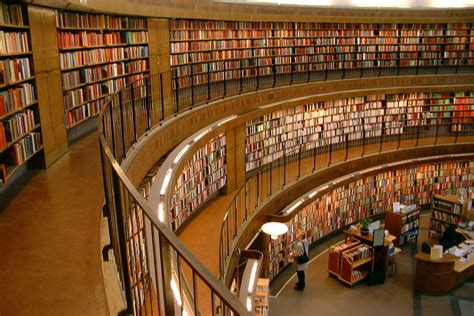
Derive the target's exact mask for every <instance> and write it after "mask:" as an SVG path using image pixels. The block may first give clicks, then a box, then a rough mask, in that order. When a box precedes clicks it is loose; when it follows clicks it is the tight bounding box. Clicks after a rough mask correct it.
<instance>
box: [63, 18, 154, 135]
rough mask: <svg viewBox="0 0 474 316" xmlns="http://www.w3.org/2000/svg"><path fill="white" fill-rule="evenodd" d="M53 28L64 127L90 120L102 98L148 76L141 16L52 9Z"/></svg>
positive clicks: (144, 25)
mask: <svg viewBox="0 0 474 316" xmlns="http://www.w3.org/2000/svg"><path fill="white" fill-rule="evenodd" d="M56 27H57V37H58V45H59V61H60V67H61V73H62V76H61V77H62V81H63V94H64V101H63V102H64V110H65V120H66V126H67V128H72V127H75V126H77V125H79V124H80V123H82V122H85V121H87V120H88V119H90V118H92V117H95V116H96V115H97V114H98V113H99V112H100V110H101V109H102V107H103V105H104V103H105V100H106V98H107V97H108V96H110V95H111V94H112V93H113V92H114V91H118V90H119V89H120V88H122V87H123V86H125V85H126V84H127V83H129V82H131V81H133V80H135V79H137V78H138V77H137V76H141V77H143V76H144V75H145V74H147V73H148V72H149V64H148V63H149V61H148V58H149V52H148V30H147V23H146V19H145V18H132V17H126V16H112V15H104V14H88V13H78V12H67V11H56ZM135 64H136V65H135ZM130 65H131V66H130Z"/></svg>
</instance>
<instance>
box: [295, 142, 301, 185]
mask: <svg viewBox="0 0 474 316" xmlns="http://www.w3.org/2000/svg"><path fill="white" fill-rule="evenodd" d="M300 176H301V144H300V151H299V152H298V177H297V178H296V179H299V178H300Z"/></svg>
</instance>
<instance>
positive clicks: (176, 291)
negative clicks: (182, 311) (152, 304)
mask: <svg viewBox="0 0 474 316" xmlns="http://www.w3.org/2000/svg"><path fill="white" fill-rule="evenodd" d="M171 291H172V292H173V296H174V299H175V300H176V303H178V305H179V306H182V305H183V301H181V294H180V293H179V289H178V285H177V284H176V281H175V280H174V278H173V277H172V278H171Z"/></svg>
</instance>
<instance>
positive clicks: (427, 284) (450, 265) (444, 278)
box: [415, 253, 474, 295]
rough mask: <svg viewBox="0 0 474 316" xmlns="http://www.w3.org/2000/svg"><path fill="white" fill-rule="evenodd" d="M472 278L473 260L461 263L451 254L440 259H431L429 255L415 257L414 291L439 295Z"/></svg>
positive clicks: (473, 270)
mask: <svg viewBox="0 0 474 316" xmlns="http://www.w3.org/2000/svg"><path fill="white" fill-rule="evenodd" d="M472 276H474V258H471V259H470V260H469V261H467V262H461V261H460V258H459V257H457V256H455V255H452V254H451V253H445V254H443V257H442V258H441V259H431V258H430V255H429V254H426V253H418V254H417V255H416V274H415V290H417V291H420V292H423V293H427V294H433V295H440V294H445V293H446V292H449V291H451V290H452V289H454V288H456V287H457V286H459V285H461V284H462V283H464V282H465V281H466V280H468V279H469V278H471V277H472Z"/></svg>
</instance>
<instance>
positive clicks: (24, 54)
mask: <svg viewBox="0 0 474 316" xmlns="http://www.w3.org/2000/svg"><path fill="white" fill-rule="evenodd" d="M0 11H1V12H0V184H4V183H6V182H7V181H8V178H9V177H11V176H12V175H13V174H14V173H15V172H16V171H17V170H19V167H20V166H22V165H24V164H26V163H27V162H28V161H29V160H30V159H32V158H33V157H35V156H36V154H37V153H39V152H40V151H43V139H42V130H41V121H40V111H39V103H38V97H37V93H36V82H35V71H34V70H35V69H34V65H33V58H32V51H31V50H32V48H31V47H32V45H31V39H30V28H29V25H28V23H29V19H28V11H27V9H26V7H25V6H23V5H21V4H14V3H1V2H0ZM42 159H44V158H41V160H42Z"/></svg>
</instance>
